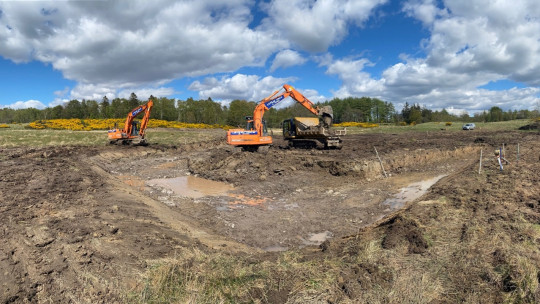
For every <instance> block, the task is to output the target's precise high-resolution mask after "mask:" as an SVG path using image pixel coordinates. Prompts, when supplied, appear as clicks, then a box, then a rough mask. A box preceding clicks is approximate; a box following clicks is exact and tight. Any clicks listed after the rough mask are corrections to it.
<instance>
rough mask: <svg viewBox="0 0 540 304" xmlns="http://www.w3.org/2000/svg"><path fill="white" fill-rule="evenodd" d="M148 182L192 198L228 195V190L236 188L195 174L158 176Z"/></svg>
mask: <svg viewBox="0 0 540 304" xmlns="http://www.w3.org/2000/svg"><path fill="white" fill-rule="evenodd" d="M146 184H148V185H150V186H159V187H162V188H166V189H169V190H171V191H172V192H173V193H175V194H177V195H179V196H185V197H190V198H201V197H205V196H220V195H228V194H227V192H228V191H230V190H233V189H234V187H233V186H232V185H229V184H226V183H222V182H216V181H212V180H208V179H204V178H200V177H195V176H180V177H175V178H158V179H152V180H149V181H147V182H146Z"/></svg>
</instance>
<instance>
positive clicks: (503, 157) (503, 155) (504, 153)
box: [501, 144, 508, 165]
mask: <svg viewBox="0 0 540 304" xmlns="http://www.w3.org/2000/svg"><path fill="white" fill-rule="evenodd" d="M501 158H502V159H503V160H504V161H505V162H506V164H507V165H508V161H507V160H506V152H505V151H504V144H503V147H502V154H501Z"/></svg>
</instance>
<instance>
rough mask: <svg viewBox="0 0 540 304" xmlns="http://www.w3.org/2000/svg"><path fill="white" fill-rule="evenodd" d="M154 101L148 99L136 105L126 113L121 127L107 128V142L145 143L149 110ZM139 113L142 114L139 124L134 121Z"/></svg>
mask: <svg viewBox="0 0 540 304" xmlns="http://www.w3.org/2000/svg"><path fill="white" fill-rule="evenodd" d="M153 106H154V102H153V101H152V100H151V99H150V100H148V102H147V103H145V104H143V105H141V106H138V107H136V108H135V109H133V110H131V111H130V112H129V113H128V116H127V118H126V121H125V122H124V127H123V128H122V129H118V128H116V127H115V128H114V129H112V130H109V132H108V136H109V143H111V144H113V143H117V142H121V143H123V144H129V143H132V142H134V143H137V144H143V143H146V138H145V135H146V127H147V126H148V120H149V119H150V111H152V107H153ZM140 114H144V115H143V118H142V119H141V122H140V126H139V124H138V122H136V121H135V118H136V117H137V116H139V115H140Z"/></svg>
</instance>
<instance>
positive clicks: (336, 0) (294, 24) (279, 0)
mask: <svg viewBox="0 0 540 304" xmlns="http://www.w3.org/2000/svg"><path fill="white" fill-rule="evenodd" d="M386 2H387V0H362V1H358V0H318V1H316V0H273V1H271V2H270V3H269V4H268V5H267V7H266V11H267V12H268V15H269V17H268V18H266V19H265V20H264V21H263V22H262V28H263V29H265V30H268V31H277V32H276V35H279V36H283V37H286V38H287V39H288V40H290V41H292V42H293V43H294V44H295V45H298V46H299V47H300V48H302V49H303V50H306V51H309V52H323V51H326V50H327V49H328V47H329V46H332V45H336V44H338V43H339V42H341V41H342V39H343V38H344V37H345V36H346V35H347V30H348V29H347V27H348V25H349V24H351V23H354V24H356V25H359V26H361V25H362V24H363V23H365V21H366V20H368V18H369V16H370V15H371V14H372V12H373V10H374V9H375V8H376V7H377V6H379V5H381V4H384V3H386Z"/></svg>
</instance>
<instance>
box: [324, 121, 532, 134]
mask: <svg viewBox="0 0 540 304" xmlns="http://www.w3.org/2000/svg"><path fill="white" fill-rule="evenodd" d="M530 122H531V121H530V120H528V119H520V120H510V121H500V122H486V123H485V122H479V123H475V124H476V129H475V130H471V131H464V130H462V129H461V128H462V126H463V123H462V122H459V121H457V122H451V125H449V122H427V123H422V124H417V125H406V126H401V125H395V124H381V125H380V126H379V127H375V128H358V127H347V134H364V133H405V132H475V131H478V130H481V131H505V130H517V129H518V128H519V127H521V126H524V125H527V124H529V123H530ZM334 129H336V130H339V129H343V128H337V127H335V128H334Z"/></svg>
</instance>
